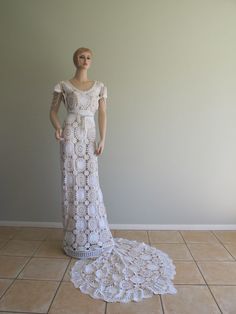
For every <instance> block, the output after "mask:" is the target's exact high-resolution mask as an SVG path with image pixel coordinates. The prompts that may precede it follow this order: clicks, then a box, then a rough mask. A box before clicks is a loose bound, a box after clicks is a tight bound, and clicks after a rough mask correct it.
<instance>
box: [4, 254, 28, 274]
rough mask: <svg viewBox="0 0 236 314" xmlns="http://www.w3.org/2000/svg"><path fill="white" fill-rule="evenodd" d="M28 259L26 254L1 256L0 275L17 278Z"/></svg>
mask: <svg viewBox="0 0 236 314" xmlns="http://www.w3.org/2000/svg"><path fill="white" fill-rule="evenodd" d="M28 260H29V257H24V256H0V277H1V278H16V277H17V275H18V274H19V272H20V271H21V270H22V269H23V267H24V266H25V264H26V263H27V262H28Z"/></svg>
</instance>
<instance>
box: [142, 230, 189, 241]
mask: <svg viewBox="0 0 236 314" xmlns="http://www.w3.org/2000/svg"><path fill="white" fill-rule="evenodd" d="M148 234H149V238H150V242H151V243H184V240H183V238H182V236H181V234H180V232H179V231H175V230H158V231H157V230H148Z"/></svg>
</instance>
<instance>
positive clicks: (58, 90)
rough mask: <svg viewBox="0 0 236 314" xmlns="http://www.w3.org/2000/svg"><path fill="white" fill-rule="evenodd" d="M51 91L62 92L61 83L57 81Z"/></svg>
mask: <svg viewBox="0 0 236 314" xmlns="http://www.w3.org/2000/svg"><path fill="white" fill-rule="evenodd" d="M53 91H54V92H58V93H61V92H62V89H61V84H60V83H57V84H56V85H55V86H54V88H53Z"/></svg>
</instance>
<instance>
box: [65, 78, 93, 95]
mask: <svg viewBox="0 0 236 314" xmlns="http://www.w3.org/2000/svg"><path fill="white" fill-rule="evenodd" d="M66 82H68V83H69V84H70V85H71V86H72V87H73V88H75V89H77V90H78V91H80V92H82V93H87V92H89V91H90V90H91V89H93V88H94V86H95V85H96V83H97V81H96V80H94V83H93V85H92V86H91V87H90V88H89V89H86V90H82V89H79V88H78V87H76V86H75V85H74V84H72V83H71V81H70V80H66Z"/></svg>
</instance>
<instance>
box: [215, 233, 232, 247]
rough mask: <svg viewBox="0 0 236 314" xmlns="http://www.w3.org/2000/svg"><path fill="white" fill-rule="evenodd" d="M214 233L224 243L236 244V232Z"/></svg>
mask: <svg viewBox="0 0 236 314" xmlns="http://www.w3.org/2000/svg"><path fill="white" fill-rule="evenodd" d="M213 233H214V234H215V235H216V237H217V238H218V239H219V240H220V241H222V242H223V243H234V244H236V231H234V230H229V231H226V230H214V231H213Z"/></svg>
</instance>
